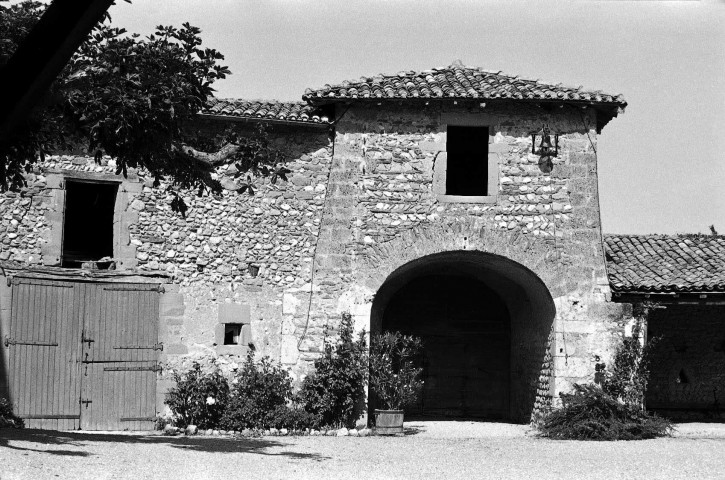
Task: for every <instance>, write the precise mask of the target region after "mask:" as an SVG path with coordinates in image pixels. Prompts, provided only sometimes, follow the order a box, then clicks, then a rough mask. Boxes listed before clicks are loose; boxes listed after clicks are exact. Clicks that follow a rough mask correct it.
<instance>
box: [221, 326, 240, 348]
mask: <svg viewBox="0 0 725 480" xmlns="http://www.w3.org/2000/svg"><path fill="white" fill-rule="evenodd" d="M241 337H242V324H241V323H227V324H224V345H241Z"/></svg>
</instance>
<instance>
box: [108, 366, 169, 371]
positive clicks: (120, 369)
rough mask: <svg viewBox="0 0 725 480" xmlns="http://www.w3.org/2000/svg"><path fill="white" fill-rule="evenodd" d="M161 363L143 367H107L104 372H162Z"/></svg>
mask: <svg viewBox="0 0 725 480" xmlns="http://www.w3.org/2000/svg"><path fill="white" fill-rule="evenodd" d="M161 370H162V367H161V365H150V366H143V367H128V366H125V367H105V368H104V369H103V371H104V372H160V371H161Z"/></svg>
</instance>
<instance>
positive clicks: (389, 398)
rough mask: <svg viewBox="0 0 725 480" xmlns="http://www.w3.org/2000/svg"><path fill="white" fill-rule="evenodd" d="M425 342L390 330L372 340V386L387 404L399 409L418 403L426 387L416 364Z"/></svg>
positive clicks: (386, 405)
mask: <svg viewBox="0 0 725 480" xmlns="http://www.w3.org/2000/svg"><path fill="white" fill-rule="evenodd" d="M422 346H423V344H422V341H421V339H420V338H418V337H414V336H412V335H402V334H401V333H400V332H386V333H384V334H381V335H376V336H374V337H373V339H372V340H371V341H370V388H371V389H372V390H373V391H374V392H375V393H376V394H377V396H378V397H379V398H380V400H381V402H382V403H383V406H384V408H386V409H389V410H399V409H401V408H404V407H406V406H408V405H411V404H413V403H415V401H416V400H417V399H418V396H419V395H420V391H421V389H422V388H423V381H422V380H421V378H420V377H421V373H422V372H423V369H422V368H420V367H417V366H416V360H417V358H418V356H419V355H420V351H421V348H422Z"/></svg>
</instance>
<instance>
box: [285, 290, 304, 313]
mask: <svg viewBox="0 0 725 480" xmlns="http://www.w3.org/2000/svg"><path fill="white" fill-rule="evenodd" d="M300 303H301V301H300V299H298V298H297V297H296V296H294V295H293V294H291V293H285V294H283V295H282V313H283V314H285V315H294V314H295V313H297V307H298V306H299V305H300Z"/></svg>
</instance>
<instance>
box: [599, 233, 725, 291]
mask: <svg viewBox="0 0 725 480" xmlns="http://www.w3.org/2000/svg"><path fill="white" fill-rule="evenodd" d="M604 245H605V250H606V254H607V255H606V257H607V258H606V260H607V270H608V273H609V283H610V285H611V287H612V290H613V291H615V292H645V293H649V292H651V293H669V292H725V236H723V235H688V236H683V235H605V237H604Z"/></svg>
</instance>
